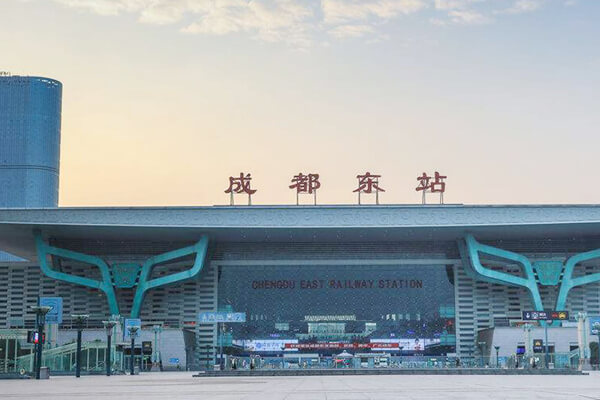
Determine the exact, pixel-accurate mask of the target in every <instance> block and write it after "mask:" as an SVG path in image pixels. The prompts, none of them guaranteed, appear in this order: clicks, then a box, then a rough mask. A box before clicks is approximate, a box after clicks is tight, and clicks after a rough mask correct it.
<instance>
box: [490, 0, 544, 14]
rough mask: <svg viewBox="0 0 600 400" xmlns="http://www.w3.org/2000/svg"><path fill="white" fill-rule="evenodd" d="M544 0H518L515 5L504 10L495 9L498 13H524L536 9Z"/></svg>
mask: <svg viewBox="0 0 600 400" xmlns="http://www.w3.org/2000/svg"><path fill="white" fill-rule="evenodd" d="M543 3H544V0H516V1H515V2H514V3H513V5H512V6H511V7H509V8H506V9H504V10H498V11H495V13H496V14H523V13H527V12H532V11H536V10H538V9H539V8H541V7H542V5H543Z"/></svg>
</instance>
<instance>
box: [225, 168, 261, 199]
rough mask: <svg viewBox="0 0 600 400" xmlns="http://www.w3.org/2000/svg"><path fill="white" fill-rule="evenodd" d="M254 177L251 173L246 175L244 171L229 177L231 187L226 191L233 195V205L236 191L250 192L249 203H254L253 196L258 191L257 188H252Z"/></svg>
mask: <svg viewBox="0 0 600 400" xmlns="http://www.w3.org/2000/svg"><path fill="white" fill-rule="evenodd" d="M251 180H252V177H251V175H250V174H246V175H244V173H243V172H240V176H239V178H238V177H233V176H230V177H229V188H227V190H225V193H229V194H230V195H231V205H233V194H234V193H247V194H248V205H250V204H252V200H251V196H252V195H253V194H254V193H256V190H255V189H251V188H250V181H251Z"/></svg>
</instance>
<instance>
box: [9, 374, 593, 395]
mask: <svg viewBox="0 0 600 400" xmlns="http://www.w3.org/2000/svg"><path fill="white" fill-rule="evenodd" d="M34 398H36V399H37V398H41V399H44V400H55V399H56V400H58V399H60V400H65V399H82V400H98V399H107V400H108V399H110V400H119V399H128V400H136V399H140V400H142V399H144V400H148V399H177V400H179V399H216V400H238V399H262V400H313V399H319V400H354V399H382V400H385V399H461V400H467V399H600V374H598V373H591V374H590V375H587V376H487V375H484V376H461V375H454V376H435V375H434V376H432V375H406V376H393V375H392V376H390V375H387V376H308V377H217V378H192V373H191V372H168V373H158V372H157V373H142V374H141V375H139V376H112V377H110V378H109V377H106V376H83V377H81V378H79V379H76V378H74V377H72V376H64V377H52V378H51V379H49V380H46V381H35V380H5V381H0V399H2V400H14V399H19V400H22V399H34Z"/></svg>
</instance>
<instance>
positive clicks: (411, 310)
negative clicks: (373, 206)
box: [218, 265, 455, 354]
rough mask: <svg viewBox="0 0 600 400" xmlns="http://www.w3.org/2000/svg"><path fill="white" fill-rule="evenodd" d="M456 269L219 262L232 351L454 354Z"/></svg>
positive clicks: (225, 331) (224, 337) (225, 334)
mask: <svg viewBox="0 0 600 400" xmlns="http://www.w3.org/2000/svg"><path fill="white" fill-rule="evenodd" d="M452 276H453V275H452V269H451V268H450V267H448V268H447V267H446V266H443V265H397V266H395V265H393V266H368V265H364V266H362V265H361V266H356V265H353V266H344V265H335V266H333V265H332V266H264V267H231V266H226V267H221V269H220V272H219V284H218V293H219V297H218V299H219V300H218V303H219V309H220V310H221V311H235V312H245V313H246V322H245V323H239V324H227V325H226V326H225V327H224V328H222V329H221V335H220V336H219V345H220V344H223V345H224V346H225V347H227V348H228V350H227V352H229V353H232V352H241V353H248V352H271V353H282V352H288V351H312V352H319V353H325V354H327V353H331V354H333V353H336V352H339V350H340V349H348V348H350V349H355V350H357V351H361V352H364V351H367V352H369V351H380V350H385V351H396V352H398V351H400V350H402V353H404V354H406V353H413V354H445V353H448V352H454V347H455V339H454V333H455V332H454V327H455V321H454V285H453V279H452Z"/></svg>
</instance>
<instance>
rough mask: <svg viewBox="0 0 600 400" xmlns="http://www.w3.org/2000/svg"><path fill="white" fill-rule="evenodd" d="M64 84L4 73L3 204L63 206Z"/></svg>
mask: <svg viewBox="0 0 600 400" xmlns="http://www.w3.org/2000/svg"><path fill="white" fill-rule="evenodd" d="M61 103H62V84H61V83H60V82H58V81H56V80H54V79H48V78H42V77H33V76H0V208H9V207H19V208H38V207H57V206H58V174H59V157H60V122H61Z"/></svg>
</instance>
